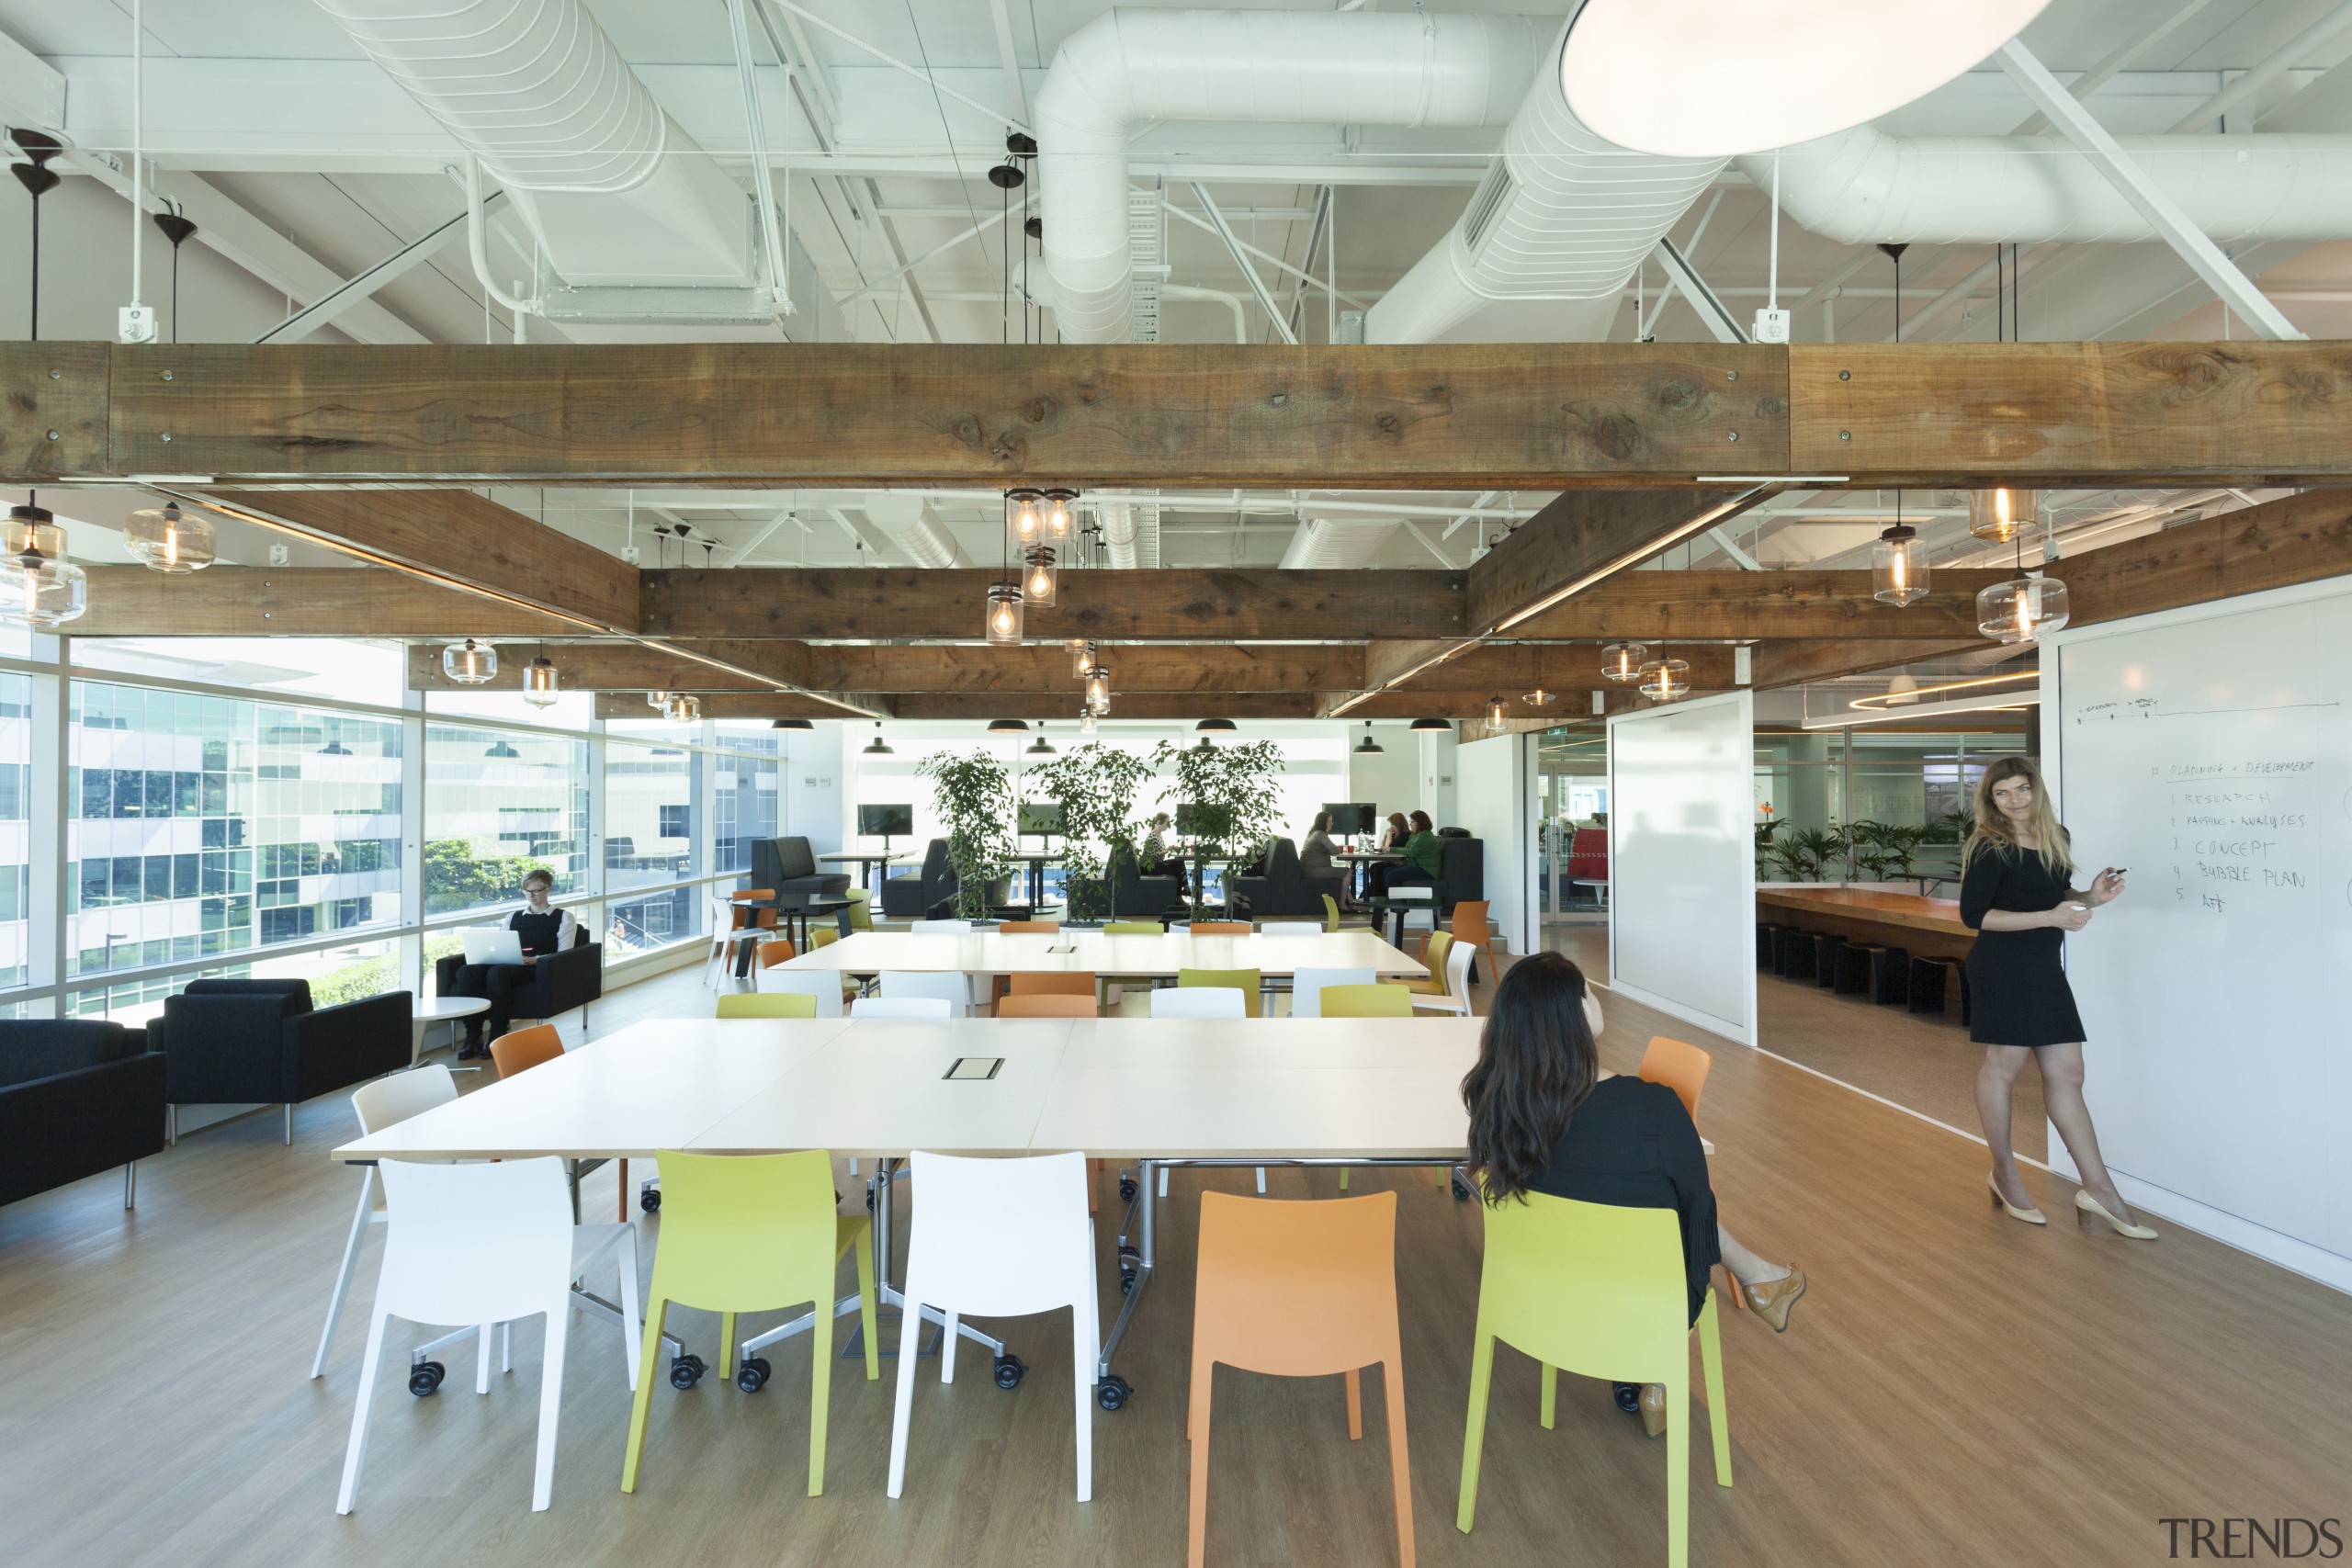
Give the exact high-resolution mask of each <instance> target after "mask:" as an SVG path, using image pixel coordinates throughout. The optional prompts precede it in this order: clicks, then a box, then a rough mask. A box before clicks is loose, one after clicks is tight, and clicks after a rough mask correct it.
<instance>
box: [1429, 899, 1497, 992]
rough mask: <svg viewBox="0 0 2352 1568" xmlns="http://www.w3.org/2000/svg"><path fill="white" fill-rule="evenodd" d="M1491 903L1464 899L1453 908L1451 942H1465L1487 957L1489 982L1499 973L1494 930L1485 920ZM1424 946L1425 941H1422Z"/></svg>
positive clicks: (1486, 900) (1489, 922) (1489, 901)
mask: <svg viewBox="0 0 2352 1568" xmlns="http://www.w3.org/2000/svg"><path fill="white" fill-rule="evenodd" d="M1493 907H1494V906H1493V901H1492V900H1490V899H1486V898H1465V899H1464V900H1463V901H1462V902H1461V903H1459V904H1456V905H1455V906H1454V907H1453V940H1454V941H1456V942H1468V943H1469V944H1470V945H1471V946H1473V947H1475V948H1476V949H1477V950H1478V951H1479V952H1481V953H1485V954H1486V955H1487V980H1488V981H1489V982H1491V981H1492V980H1493V979H1494V978H1495V976H1497V975H1498V974H1499V973H1501V971H1500V969H1499V968H1498V966H1497V965H1496V963H1495V928H1494V923H1493V922H1492V921H1490V920H1488V919H1487V910H1488V909H1490V908H1493ZM1423 942H1424V945H1426V942H1427V939H1426V938H1424V939H1423Z"/></svg>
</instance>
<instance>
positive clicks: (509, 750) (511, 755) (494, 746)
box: [481, 735, 523, 762]
mask: <svg viewBox="0 0 2352 1568" xmlns="http://www.w3.org/2000/svg"><path fill="white" fill-rule="evenodd" d="M481 754H482V755H483V756H485V757H494V758H496V759H497V760H498V761H502V762H507V761H514V760H515V758H517V757H520V756H521V755H522V754H523V753H522V752H520V751H517V750H515V748H514V746H513V745H512V744H510V743H509V742H508V740H507V739H506V737H504V736H503V735H502V736H500V737H499V738H498V739H495V740H493V741H492V742H491V743H490V744H489V745H488V746H485V747H483V748H482V753H481Z"/></svg>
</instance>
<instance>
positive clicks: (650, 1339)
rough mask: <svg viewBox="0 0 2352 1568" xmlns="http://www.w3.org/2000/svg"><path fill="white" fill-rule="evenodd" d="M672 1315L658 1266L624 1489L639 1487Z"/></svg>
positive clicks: (631, 1413)
mask: <svg viewBox="0 0 2352 1568" xmlns="http://www.w3.org/2000/svg"><path fill="white" fill-rule="evenodd" d="M669 1315H670V1303H669V1300H668V1299H667V1298H666V1297H664V1296H663V1295H662V1278H661V1274H660V1272H659V1269H658V1266H657V1269H656V1272H655V1274H654V1279H653V1296H652V1299H651V1300H650V1301H648V1302H647V1303H645V1348H644V1349H643V1350H642V1351H640V1352H639V1355H638V1359H637V1397H636V1398H635V1399H633V1400H631V1401H630V1402H629V1407H628V1447H627V1448H626V1449H624V1450H621V1490H622V1491H624V1492H634V1491H636V1490H637V1461H639V1459H640V1458H642V1457H643V1456H644V1453H645V1416H646V1412H647V1411H648V1410H649V1409H650V1408H651V1406H652V1404H653V1359H654V1357H655V1356H656V1355H658V1354H659V1353H660V1352H661V1349H662V1325H663V1324H664V1323H665V1322H666V1321H667V1320H668V1318H669Z"/></svg>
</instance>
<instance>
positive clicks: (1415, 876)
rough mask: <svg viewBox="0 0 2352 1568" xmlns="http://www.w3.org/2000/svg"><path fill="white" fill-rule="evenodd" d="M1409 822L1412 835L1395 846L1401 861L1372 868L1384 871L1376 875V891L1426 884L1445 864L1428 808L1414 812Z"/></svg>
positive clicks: (1443, 852)
mask: <svg viewBox="0 0 2352 1568" xmlns="http://www.w3.org/2000/svg"><path fill="white" fill-rule="evenodd" d="M1412 822H1413V836H1412V837H1411V838H1409V839H1408V840H1405V842H1404V844H1403V845H1402V846H1401V847H1400V849H1399V850H1398V852H1399V853H1400V854H1402V855H1403V856H1404V857H1405V858H1404V860H1403V862H1402V863H1396V864H1389V865H1380V866H1375V867H1374V868H1373V869H1374V872H1375V873H1379V872H1385V873H1386V875H1385V876H1382V877H1381V878H1380V879H1379V883H1380V885H1379V886H1378V888H1377V889H1376V891H1378V892H1382V893H1385V892H1386V891H1388V890H1389V889H1390V888H1392V887H1397V886H1404V885H1413V884H1418V885H1419V886H1429V885H1430V884H1432V883H1434V882H1436V881H1437V878H1438V872H1439V870H1440V869H1441V868H1442V866H1443V865H1444V864H1445V848H1444V845H1443V844H1442V843H1441V842H1440V841H1439V840H1438V836H1437V833H1436V830H1435V829H1433V828H1431V826H1430V814H1429V813H1428V812H1426V811H1416V812H1414V813H1413V818H1412Z"/></svg>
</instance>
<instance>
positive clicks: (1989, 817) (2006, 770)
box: [1960, 757, 2075, 881]
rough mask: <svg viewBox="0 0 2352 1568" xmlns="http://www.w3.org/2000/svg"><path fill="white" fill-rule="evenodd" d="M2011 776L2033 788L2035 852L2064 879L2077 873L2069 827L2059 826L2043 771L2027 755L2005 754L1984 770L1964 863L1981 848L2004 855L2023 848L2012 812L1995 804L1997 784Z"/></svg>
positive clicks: (1973, 803) (1962, 858)
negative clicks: (2068, 838)
mask: <svg viewBox="0 0 2352 1568" xmlns="http://www.w3.org/2000/svg"><path fill="white" fill-rule="evenodd" d="M2011 779H2023V780H2025V782H2026V783H2027V784H2030V785H2031V786H2032V787H2033V816H2032V818H2030V822H2029V824H2028V825H2029V826H2030V828H2031V829H2032V830H2033V843H2034V852H2035V853H2036V854H2038V855H2040V856H2041V863H2042V864H2044V865H2046V866H2048V867H2049V868H2050V873H2051V874H2052V875H2053V876H2055V877H2058V878H2060V879H2061V880H2062V881H2063V880H2064V879H2065V878H2067V877H2069V876H2072V875H2073V874H2074V871H2075V857H2074V856H2073V855H2072V854H2071V853H2069V852H2068V851H2067V847H2066V829H2064V828H2061V827H2060V826H2059V825H2058V813H2057V812H2055V811H2053V810H2052V809H2051V806H2050V791H2049V790H2048V789H2047V788H2046V787H2044V786H2043V784H2042V782H2041V769H2039V768H2037V767H2035V766H2034V765H2033V762H2032V761H2031V760H2030V759H2029V758H2025V757H2004V758H2002V759H2001V760H2000V761H1997V762H1996V763H1994V764H1993V765H1992V766H1991V767H1989V768H1987V769H1985V774H1984V776H1983V777H1982V778H1980V779H1978V780H1977V781H1976V790H1975V793H1974V795H1972V796H1971V797H1970V805H1971V807H1972V808H1973V810H1974V812H1975V814H1976V826H1975V828H1974V829H1973V830H1971V831H1970V833H1969V835H1968V847H1967V848H1966V849H1964V850H1962V852H1961V856H1960V863H1961V864H1962V865H1963V866H1965V865H1967V864H1968V863H1969V862H1971V861H1973V860H1974V859H1975V858H1976V853H1977V852H1978V851H1979V850H1984V849H1997V850H1999V851H2000V852H2003V853H2004V854H2014V853H2016V852H2018V850H2020V849H2021V848H2023V846H2022V845H2020V844H2019V843H2018V835H2017V829H2015V828H2012V827H2011V826H2010V825H2009V814H2008V813H2007V812H2006V811H2004V810H2002V809H2001V808H2000V807H1998V806H1996V805H1995V804H1993V786H1994V785H1996V784H2007V782H2008V781H2009V780H2011Z"/></svg>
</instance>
